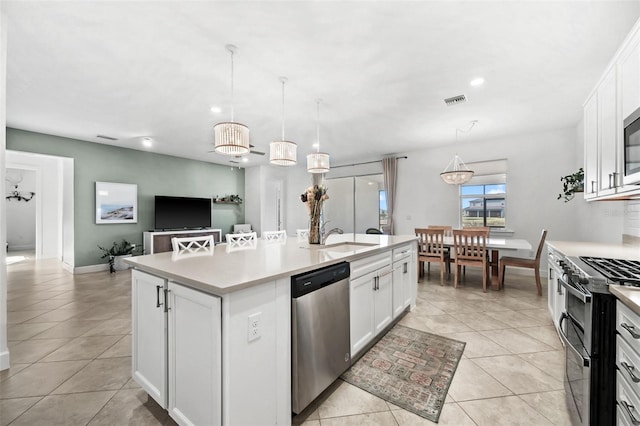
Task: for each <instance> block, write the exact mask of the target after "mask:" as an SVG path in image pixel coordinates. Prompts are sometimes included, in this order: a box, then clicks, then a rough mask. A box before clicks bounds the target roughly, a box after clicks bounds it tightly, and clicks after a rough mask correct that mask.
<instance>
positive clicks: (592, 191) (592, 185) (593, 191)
mask: <svg viewBox="0 0 640 426" xmlns="http://www.w3.org/2000/svg"><path fill="white" fill-rule="evenodd" d="M595 185H596V181H595V180H592V181H591V193H592V194H593V193H595V192H596V190H595V189H593V187H594V186H595Z"/></svg>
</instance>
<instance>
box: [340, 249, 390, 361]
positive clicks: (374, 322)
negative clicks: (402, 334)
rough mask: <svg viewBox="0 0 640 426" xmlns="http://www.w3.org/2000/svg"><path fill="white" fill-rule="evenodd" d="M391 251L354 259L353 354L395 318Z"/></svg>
mask: <svg viewBox="0 0 640 426" xmlns="http://www.w3.org/2000/svg"><path fill="white" fill-rule="evenodd" d="M392 275H393V270H392V268H391V253H390V252H388V253H382V254H379V255H374V256H371V257H368V258H365V259H361V260H356V261H353V262H351V279H350V281H349V310H350V319H351V321H350V335H351V337H350V339H351V357H352V358H353V357H354V356H356V354H358V353H359V352H360V351H362V349H363V348H365V347H366V346H367V344H368V343H369V342H371V340H372V339H373V338H374V337H375V336H376V334H378V333H379V332H380V331H382V330H383V329H384V328H385V327H386V326H387V325H389V324H390V323H391V321H392V318H393V292H392Z"/></svg>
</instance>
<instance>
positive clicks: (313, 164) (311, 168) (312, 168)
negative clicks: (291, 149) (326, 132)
mask: <svg viewBox="0 0 640 426" xmlns="http://www.w3.org/2000/svg"><path fill="white" fill-rule="evenodd" d="M316 102H317V104H318V105H317V130H316V137H317V142H316V152H313V153H311V154H309V155H307V171H308V172H309V173H327V172H328V171H329V170H330V169H331V166H330V164H329V154H327V153H325V152H320V102H322V99H318V100H316Z"/></svg>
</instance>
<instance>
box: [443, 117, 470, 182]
mask: <svg viewBox="0 0 640 426" xmlns="http://www.w3.org/2000/svg"><path fill="white" fill-rule="evenodd" d="M477 122H478V120H473V121H472V122H471V125H470V126H469V128H468V129H467V130H460V129H458V128H456V145H458V132H464V133H467V132H469V131H471V129H473V126H475V125H476V123H477ZM440 177H441V178H442V180H443V181H444V182H445V183H448V184H449V185H462V184H463V183H467V182H469V181H470V180H471V178H472V177H473V170H469V168H468V167H467V165H466V164H464V161H462V158H460V156H458V154H455V155H454V157H453V159H452V160H451V161H449V164H447V167H445V169H444V171H443V172H442V173H440Z"/></svg>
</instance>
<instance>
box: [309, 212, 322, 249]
mask: <svg viewBox="0 0 640 426" xmlns="http://www.w3.org/2000/svg"><path fill="white" fill-rule="evenodd" d="M309 244H320V215H317V216H316V215H311V216H310V222H309Z"/></svg>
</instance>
